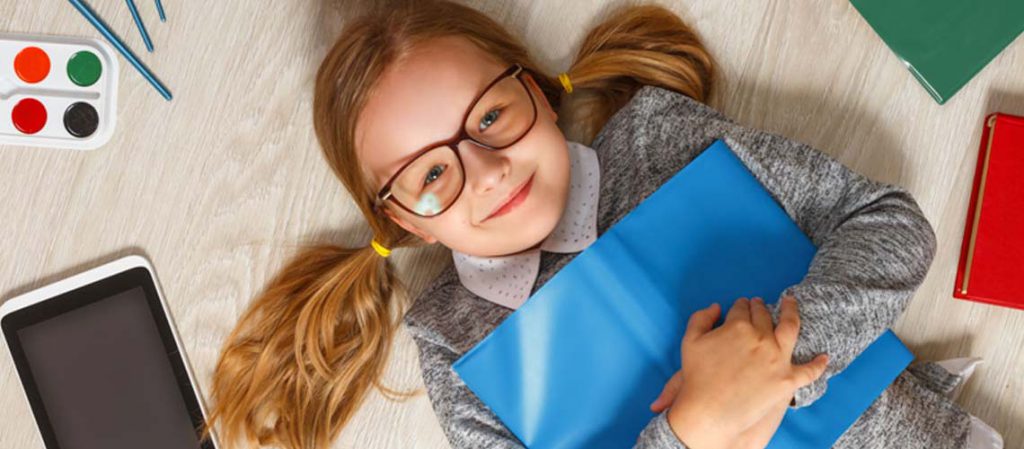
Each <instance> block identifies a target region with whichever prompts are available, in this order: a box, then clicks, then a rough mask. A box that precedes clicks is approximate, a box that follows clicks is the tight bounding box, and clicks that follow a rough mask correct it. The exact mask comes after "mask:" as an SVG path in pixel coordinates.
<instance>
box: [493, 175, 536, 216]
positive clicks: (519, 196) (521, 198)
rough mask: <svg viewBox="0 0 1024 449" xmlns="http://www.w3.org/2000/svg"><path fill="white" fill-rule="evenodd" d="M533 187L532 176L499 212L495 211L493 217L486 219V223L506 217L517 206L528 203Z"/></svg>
mask: <svg viewBox="0 0 1024 449" xmlns="http://www.w3.org/2000/svg"><path fill="white" fill-rule="evenodd" d="M532 185H533V175H530V179H527V180H526V183H525V184H524V185H523V186H521V187H519V190H518V191H517V192H516V193H515V195H514V196H513V197H512V198H511V199H509V200H507V201H506V202H505V203H504V204H503V205H502V206H501V207H500V208H499V209H498V210H496V211H494V212H493V213H491V215H489V216H488V217H487V218H485V219H484V221H487V220H490V219H492V218H494V217H500V216H502V215H505V214H507V213H509V212H510V211H511V210H513V209H515V208H516V206H518V205H520V204H522V203H524V202H525V201H526V198H527V197H528V196H529V195H530V186H532Z"/></svg>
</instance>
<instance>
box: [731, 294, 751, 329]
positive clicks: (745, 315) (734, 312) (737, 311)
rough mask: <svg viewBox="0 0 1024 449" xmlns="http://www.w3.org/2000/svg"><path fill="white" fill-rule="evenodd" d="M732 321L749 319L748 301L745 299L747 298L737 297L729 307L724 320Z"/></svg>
mask: <svg viewBox="0 0 1024 449" xmlns="http://www.w3.org/2000/svg"><path fill="white" fill-rule="evenodd" d="M733 321H747V322H749V321H750V301H747V298H740V299H737V300H736V302H735V303H733V305H732V308H731V309H729V314H728V315H726V316H725V322H726V323H730V322H733Z"/></svg>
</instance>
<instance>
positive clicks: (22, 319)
mask: <svg viewBox="0 0 1024 449" xmlns="http://www.w3.org/2000/svg"><path fill="white" fill-rule="evenodd" d="M0 328H2V329H3V335H4V340H6V342H7V346H8V349H9V350H10V354H11V358H12V359H13V360H14V366H15V368H16V369H17V372H18V377H19V378H20V380H21V385H22V387H23V388H24V391H25V396H26V397H27V399H28V404H29V406H30V407H31V409H32V414H33V416H34V417H35V421H36V424H37V425H38V427H39V432H40V434H41V436H42V439H43V442H44V443H45V445H46V447H47V448H49V449H54V448H61V449H93V448H96V449H99V448H104V449H122V448H125V449H126V448H140V447H145V448H151V449H172V448H173V449H193V448H196V449H215V448H216V445H215V442H214V441H212V440H211V439H205V440H203V441H200V437H201V429H202V425H203V423H204V420H205V418H204V417H205V411H204V409H203V406H202V401H201V400H200V395H199V393H198V390H197V388H196V384H195V382H194V381H193V377H192V373H191V370H190V369H189V366H188V362H187V360H186V359H185V357H184V353H183V351H182V350H181V344H180V342H179V340H178V336H177V333H176V332H175V330H174V327H173V325H172V321H171V318H170V316H169V315H168V313H167V309H166V306H165V304H164V301H163V298H162V296H161V294H160V291H159V289H158V288H157V281H156V277H155V274H154V271H153V268H152V266H151V265H150V263H149V261H147V260H146V259H145V258H143V257H141V256H128V257H125V258H122V259H118V260H116V261H113V262H110V263H108V264H105V265H102V266H100V267H97V268H94V269H91V270H88V271H85V272H83V273H79V274H77V275H74V276H72V277H69V278H67V279H63V280H61V281H58V282H55V283H53V284H50V285H47V286H45V287H42V288H39V289H37V290H34V291H31V292H28V293H25V294H23V295H21V296H18V297H16V298H12V299H10V300H8V301H6V302H5V303H4V304H3V305H2V306H0Z"/></svg>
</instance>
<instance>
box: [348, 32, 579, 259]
mask: <svg viewBox="0 0 1024 449" xmlns="http://www.w3.org/2000/svg"><path fill="white" fill-rule="evenodd" d="M509 65H510V64H507V63H501V62H498V61H496V60H494V58H493V57H491V56H490V55H488V54H487V53H485V52H484V51H483V50H481V49H480V48H478V47H477V46H476V45H474V44H473V43H471V42H470V41H468V40H466V39H464V38H461V37H445V38H439V39H434V40H431V41H429V42H425V43H423V44H421V45H420V46H418V47H416V49H415V50H414V51H412V52H411V53H410V54H409V55H407V57H406V58H404V59H402V60H401V61H399V62H398V63H397V64H393V65H392V66H391V67H389V68H388V69H387V70H386V71H385V72H384V74H383V76H382V77H381V79H380V80H379V81H378V84H377V86H376V88H375V92H374V94H373V96H372V97H371V98H370V99H369V101H368V102H367V104H366V107H365V109H364V110H363V111H362V113H361V115H360V116H359V118H358V121H357V122H356V130H355V138H356V154H357V157H358V159H359V161H360V163H361V165H362V168H363V170H364V171H365V172H366V173H368V174H369V176H370V179H372V180H373V181H374V184H373V186H374V187H375V188H376V190H375V192H376V191H379V190H380V188H382V187H383V186H384V183H386V182H387V180H388V179H390V178H391V176H392V175H393V174H395V173H396V172H397V171H398V169H399V167H400V166H401V165H402V164H403V163H405V161H406V160H407V159H408V158H409V157H411V156H412V155H413V154H415V153H416V151H417V150H419V149H421V148H423V147H424V146H426V145H428V144H430V143H434V142H437V141H439V140H442V139H446V138H449V137H451V136H452V135H454V134H455V133H456V132H457V131H458V130H459V129H460V128H461V127H462V126H463V124H462V122H461V121H462V118H463V116H464V114H465V113H466V110H467V108H469V106H470V104H471V103H472V102H473V99H474V98H476V97H477V95H478V94H479V93H480V92H482V91H483V90H484V88H485V87H486V86H487V84H488V83H490V82H491V81H492V80H494V79H495V78H496V77H497V76H498V75H500V74H501V73H502V72H503V71H504V70H505V69H506V68H508V67H509ZM520 76H521V77H523V79H524V80H525V81H526V85H527V86H528V87H529V91H530V93H531V94H532V95H533V99H534V102H535V103H536V105H537V121H536V123H535V124H534V125H533V128H532V129H530V131H529V132H527V134H526V135H524V136H523V137H522V139H520V140H519V141H518V142H516V143H515V144H514V145H511V146H509V147H507V148H504V149H501V150H490V149H486V148H483V147H480V146H477V145H475V144H474V143H473V142H471V141H469V140H465V141H463V142H462V143H461V144H460V145H459V154H460V155H461V157H462V163H463V165H464V167H465V186H464V187H463V189H462V193H461V194H460V195H459V197H458V199H457V200H456V201H455V202H454V203H453V204H452V205H451V207H450V208H448V210H446V211H445V212H444V213H442V214H440V215H436V216H434V217H430V218H425V217H420V216H417V215H415V214H412V213H409V212H407V211H405V210H403V209H401V208H400V207H398V206H397V205H395V204H393V203H392V202H391V201H387V206H386V208H385V213H386V214H387V215H388V216H389V217H390V218H391V219H392V220H394V221H395V222H396V223H398V224H399V225H401V226H402V227H403V228H405V229H407V230H408V231H409V232H412V233H414V234H416V235H418V236H420V238H422V239H423V240H425V241H427V242H428V243H434V242H441V243H442V244H443V245H445V246H447V247H449V248H451V249H453V250H457V251H459V252H463V253H466V254H470V255H476V256H481V257H488V256H497V255H507V254H512V253H517V252H520V251H524V250H527V249H531V248H534V247H536V246H538V245H540V243H541V242H542V241H543V240H544V239H545V238H546V237H547V236H548V235H549V234H550V233H551V231H552V230H553V229H554V228H555V225H556V224H557V223H558V220H559V219H560V218H561V216H562V211H563V210H564V209H565V203H566V199H567V197H568V193H569V173H570V170H569V149H568V145H567V143H566V140H565V136H564V135H563V134H562V132H561V130H559V129H558V127H557V125H556V123H555V120H556V119H557V115H556V113H555V111H554V110H553V109H552V107H551V105H550V103H548V101H547V98H546V97H545V96H544V94H543V93H542V92H541V90H540V88H539V87H538V86H537V84H536V82H535V81H534V80H533V78H532V77H530V75H529V74H525V73H524V74H521V75H520ZM531 177H532V181H530V184H529V185H528V186H527V189H528V191H526V196H525V198H523V197H522V195H520V196H519V198H517V201H516V202H515V203H518V204H515V205H514V206H513V207H511V209H509V208H505V210H503V211H502V213H500V214H498V215H493V214H492V212H495V211H496V210H497V209H498V208H499V207H501V206H502V205H503V204H505V203H506V201H507V200H508V199H509V198H510V196H511V195H512V194H513V193H515V192H516V191H517V190H518V189H519V187H520V186H523V185H524V183H526V182H527V181H528V180H530V179H531ZM524 190H525V189H524ZM410 206H412V205H410Z"/></svg>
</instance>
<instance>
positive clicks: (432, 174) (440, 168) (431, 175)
mask: <svg viewBox="0 0 1024 449" xmlns="http://www.w3.org/2000/svg"><path fill="white" fill-rule="evenodd" d="M444 170H445V166H444V165H435V166H433V167H431V168H430V171H429V172H427V177H426V179H424V180H423V185H424V186H426V185H428V184H430V183H432V182H434V181H436V180H437V178H440V177H441V174H442V173H444Z"/></svg>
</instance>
